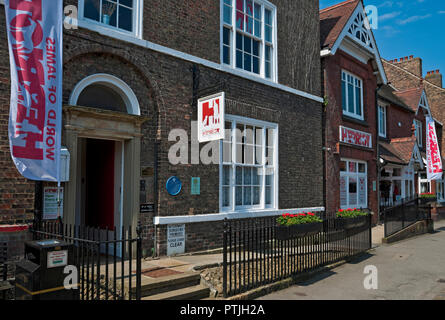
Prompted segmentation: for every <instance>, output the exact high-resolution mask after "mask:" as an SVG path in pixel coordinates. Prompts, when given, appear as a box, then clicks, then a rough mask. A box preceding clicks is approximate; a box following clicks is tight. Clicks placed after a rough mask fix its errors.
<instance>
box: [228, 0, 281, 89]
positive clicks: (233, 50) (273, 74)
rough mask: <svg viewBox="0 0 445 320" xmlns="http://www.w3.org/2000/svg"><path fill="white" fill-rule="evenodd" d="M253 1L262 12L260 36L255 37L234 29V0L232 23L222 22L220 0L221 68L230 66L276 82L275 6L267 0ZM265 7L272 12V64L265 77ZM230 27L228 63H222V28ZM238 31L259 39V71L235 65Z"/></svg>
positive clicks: (276, 35) (234, 4) (241, 71)
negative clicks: (269, 75)
mask: <svg viewBox="0 0 445 320" xmlns="http://www.w3.org/2000/svg"><path fill="white" fill-rule="evenodd" d="M244 1H245V0H244ZM252 2H254V6H255V3H256V4H258V5H260V6H261V14H262V16H261V17H262V21H261V38H258V37H255V35H251V34H248V33H245V32H242V31H239V30H237V29H236V0H232V24H231V25H229V24H227V23H225V22H224V0H220V64H221V65H222V67H223V68H230V69H233V70H236V72H237V73H240V74H242V75H244V76H246V75H247V76H254V77H258V78H262V79H266V80H269V81H272V82H275V83H277V82H278V54H277V52H278V33H277V25H278V23H277V9H276V6H275V5H274V4H272V3H270V2H269V1H267V0H252ZM244 4H245V2H244ZM265 9H268V10H270V11H271V12H272V20H273V21H272V28H273V30H272V46H271V47H272V59H273V61H272V65H271V77H270V78H266V71H265V70H266V69H265V67H266V62H265V61H266V60H265V56H266V40H265V24H264V18H265ZM225 27H226V28H228V29H230V31H231V33H230V48H231V51H230V64H225V63H224V51H223V47H224V44H223V35H224V28H225ZM237 32H239V33H241V34H243V35H246V36H248V37H250V38H253V39H255V40H257V41H260V42H261V44H260V73H259V74H257V73H254V72H250V71H246V70H244V69H241V68H237V67H236V33H237Z"/></svg>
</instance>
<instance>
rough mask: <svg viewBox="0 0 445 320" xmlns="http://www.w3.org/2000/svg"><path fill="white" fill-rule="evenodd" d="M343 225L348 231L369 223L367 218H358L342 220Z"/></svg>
mask: <svg viewBox="0 0 445 320" xmlns="http://www.w3.org/2000/svg"><path fill="white" fill-rule="evenodd" d="M341 221H342V222H341V224H342V225H343V228H344V229H346V230H348V229H355V228H360V227H363V226H365V225H366V223H367V222H368V217H367V216H361V217H356V218H341Z"/></svg>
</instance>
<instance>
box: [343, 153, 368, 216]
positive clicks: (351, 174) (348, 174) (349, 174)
mask: <svg viewBox="0 0 445 320" xmlns="http://www.w3.org/2000/svg"><path fill="white" fill-rule="evenodd" d="M340 161H344V162H346V168H347V170H348V171H346V172H345V171H340V178H341V177H342V176H345V177H347V178H348V179H347V183H346V202H347V203H348V204H347V205H346V206H345V205H342V204H341V188H339V189H340V207H341V209H343V210H345V209H350V208H352V209H353V208H363V209H365V208H368V201H369V199H368V163H367V162H365V161H360V160H355V159H347V158H342V159H341V160H340ZM349 162H354V163H356V165H357V172H349ZM359 164H364V165H365V172H364V173H363V172H358V171H359V170H358V165H359ZM349 177H354V178H356V179H357V204H356V205H353V206H352V207H351V205H350V204H349V203H350V199H349ZM361 177H364V178H366V182H365V195H366V200H365V202H366V203H358V202H359V199H360V193H359V190H358V189H359V185H360V184H359V179H360V178H361Z"/></svg>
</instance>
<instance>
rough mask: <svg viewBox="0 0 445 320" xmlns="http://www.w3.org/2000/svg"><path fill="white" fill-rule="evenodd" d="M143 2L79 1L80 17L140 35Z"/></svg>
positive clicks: (129, 0)
mask: <svg viewBox="0 0 445 320" xmlns="http://www.w3.org/2000/svg"><path fill="white" fill-rule="evenodd" d="M141 3H142V0H79V8H80V12H79V13H80V17H81V18H83V19H85V20H88V21H90V22H93V23H96V24H100V25H102V26H106V27H109V28H111V29H114V30H117V31H121V32H125V33H129V34H133V35H138V34H139V33H140V32H139V31H140V30H138V29H140V25H141V23H140V22H141V20H142V19H141V15H139V14H138V11H140V12H141V11H142V10H141V9H140V8H141V6H142V5H141Z"/></svg>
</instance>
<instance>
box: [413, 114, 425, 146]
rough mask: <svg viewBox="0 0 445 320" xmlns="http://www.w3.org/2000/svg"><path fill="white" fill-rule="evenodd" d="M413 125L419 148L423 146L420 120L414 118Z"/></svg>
mask: <svg viewBox="0 0 445 320" xmlns="http://www.w3.org/2000/svg"><path fill="white" fill-rule="evenodd" d="M414 127H415V128H416V131H415V134H416V139H417V144H418V145H419V147H420V148H422V147H423V133H422V130H423V125H422V122H421V121H419V120H417V119H414Z"/></svg>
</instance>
